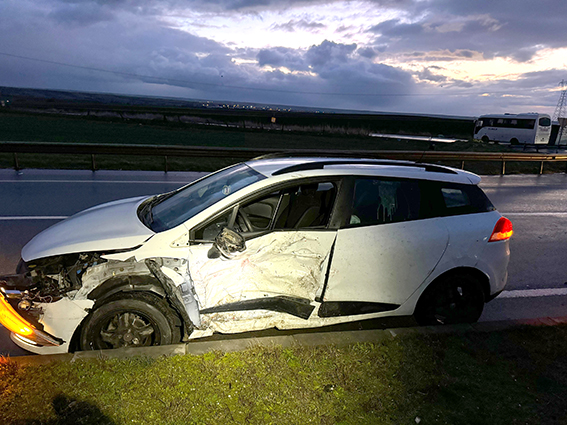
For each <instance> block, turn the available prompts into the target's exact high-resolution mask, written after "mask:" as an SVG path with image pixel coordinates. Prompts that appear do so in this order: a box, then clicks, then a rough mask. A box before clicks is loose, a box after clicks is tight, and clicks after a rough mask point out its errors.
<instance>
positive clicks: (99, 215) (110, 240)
mask: <svg viewBox="0 0 567 425" xmlns="http://www.w3.org/2000/svg"><path fill="white" fill-rule="evenodd" d="M144 199H147V196H142V197H137V198H129V199H123V200H120V201H114V202H109V203H106V204H102V205H97V206H95V207H92V208H89V209H87V210H84V211H81V212H79V213H77V214H75V215H73V216H71V217H69V218H67V219H66V220H63V221H60V222H59V223H57V224H55V225H53V226H51V227H49V228H48V229H46V230H44V231H43V232H41V233H39V234H38V235H36V236H35V237H34V238H33V239H32V240H31V241H29V242H28V243H27V244H26V246H24V248H23V249H22V259H23V260H24V261H30V260H35V259H37V258H43V257H51V256H53V255H61V254H71V253H76V252H89V251H103V250H104V251H109V250H115V249H126V248H132V247H135V246H137V245H140V244H141V243H143V242H144V241H146V240H148V239H149V238H150V237H151V236H152V235H154V232H153V231H151V230H150V229H148V228H147V227H146V226H144V225H143V224H142V222H140V220H139V219H138V215H137V209H138V206H139V205H140V204H141V203H142V201H143V200H144Z"/></svg>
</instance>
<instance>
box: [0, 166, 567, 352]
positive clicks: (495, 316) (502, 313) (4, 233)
mask: <svg viewBox="0 0 567 425" xmlns="http://www.w3.org/2000/svg"><path fill="white" fill-rule="evenodd" d="M201 175H202V173H181V172H170V173H163V172H143V171H135V172H131V171H97V172H91V171H61V170H24V171H21V172H16V171H13V170H0V199H1V200H2V202H1V203H0V274H7V273H13V271H14V269H15V267H16V264H17V263H18V261H19V258H20V250H21V248H22V247H23V245H24V244H25V243H26V242H27V241H28V240H30V239H31V238H32V237H33V236H34V235H35V234H37V233H38V232H40V231H41V230H43V229H45V228H47V227H49V226H51V225H52V224H54V223H56V222H57V221H58V220H61V219H62V218H64V217H67V216H69V215H72V214H74V213H75V212H78V211H80V210H83V209H85V208H88V207H90V206H93V205H97V204H100V203H103V202H108V201H111V200H115V199H121V198H127V197H133V196H139V195H150V194H155V193H162V192H167V191H170V190H172V189H175V188H177V187H179V186H181V185H183V184H185V183H188V182H190V181H192V180H194V179H196V178H198V177H199V176H201ZM481 186H482V188H483V189H484V191H485V192H486V193H487V194H488V196H489V197H490V199H491V200H492V202H493V203H494V204H495V206H496V207H497V208H498V210H499V211H500V212H501V213H502V214H503V215H506V216H507V217H508V218H510V219H511V220H512V222H513V223H514V230H515V233H514V236H513V238H512V240H511V243H510V247H511V251H512V256H511V260H510V265H509V268H508V270H509V279H508V286H507V288H506V289H507V292H505V293H504V294H503V296H501V297H499V298H497V299H496V300H494V301H492V302H491V303H489V304H488V305H487V306H486V308H485V312H484V313H483V316H482V317H481V320H504V319H520V318H534V317H542V316H562V315H565V314H567V309H566V307H565V303H566V302H567V296H566V295H567V268H566V267H565V261H566V260H567V255H566V254H567V175H565V174H555V175H543V176H486V177H483V180H482V183H481ZM390 324H391V322H389V321H384V320H382V321H376V323H375V325H376V326H389V325H390ZM399 324H400V323H397V322H396V325H399ZM401 324H403V323H401ZM410 324H411V323H410ZM357 326H363V327H366V326H367V325H366V324H364V325H360V324H359V325H357ZM371 326H373V325H371ZM23 353H25V352H23V350H20V349H19V348H17V347H15V346H14V345H13V344H12V342H11V341H9V339H8V337H7V332H6V331H5V330H4V329H0V354H10V355H21V354H23Z"/></svg>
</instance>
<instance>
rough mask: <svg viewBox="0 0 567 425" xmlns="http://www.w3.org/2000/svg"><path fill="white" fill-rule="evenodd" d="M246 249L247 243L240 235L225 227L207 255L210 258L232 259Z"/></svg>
mask: <svg viewBox="0 0 567 425" xmlns="http://www.w3.org/2000/svg"><path fill="white" fill-rule="evenodd" d="M245 249H246V241H245V239H244V236H242V235H241V234H240V233H237V232H235V231H234V230H230V229H229V228H227V227H224V228H223V229H222V230H221V231H220V233H219V234H218V235H217V237H216V238H215V242H214V243H213V246H212V248H211V249H210V250H209V252H208V253H207V256H208V257H209V258H219V257H220V256H221V255H222V256H223V257H224V258H232V257H234V256H235V255H237V254H238V253H239V252H242V251H244V250H245Z"/></svg>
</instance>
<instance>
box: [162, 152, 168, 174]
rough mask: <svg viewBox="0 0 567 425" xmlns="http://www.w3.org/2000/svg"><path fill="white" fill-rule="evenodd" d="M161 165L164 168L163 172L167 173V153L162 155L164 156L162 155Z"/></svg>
mask: <svg viewBox="0 0 567 425" xmlns="http://www.w3.org/2000/svg"><path fill="white" fill-rule="evenodd" d="M163 166H164V168H165V172H166V173H167V171H168V169H169V167H168V164H167V155H164V157H163Z"/></svg>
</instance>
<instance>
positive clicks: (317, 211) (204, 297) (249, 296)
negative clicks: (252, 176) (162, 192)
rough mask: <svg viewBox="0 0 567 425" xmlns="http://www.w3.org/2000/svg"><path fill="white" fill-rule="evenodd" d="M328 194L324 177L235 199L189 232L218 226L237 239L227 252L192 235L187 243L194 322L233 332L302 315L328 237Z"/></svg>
mask: <svg viewBox="0 0 567 425" xmlns="http://www.w3.org/2000/svg"><path fill="white" fill-rule="evenodd" d="M335 194H336V185H335V184H334V183H331V182H324V183H323V182H319V183H314V184H309V185H307V184H305V185H301V186H295V187H292V188H286V189H284V190H280V191H277V192H274V193H270V194H268V195H264V196H260V197H258V198H256V199H253V200H251V201H248V202H246V203H243V204H242V205H237V206H235V207H233V208H231V209H230V210H229V211H227V212H225V213H224V214H221V215H220V216H219V217H218V218H215V219H213V220H212V221H210V222H209V223H206V224H205V225H204V226H202V227H201V228H200V229H197V230H196V232H194V235H196V236H197V237H202V238H205V239H206V237H207V235H208V234H210V232H213V231H215V230H214V229H218V228H224V227H225V226H226V227H229V228H232V229H234V230H236V231H237V232H238V233H240V234H242V235H243V236H244V239H245V246H244V247H243V248H242V249H238V250H235V252H233V253H232V254H231V255H226V254H225V255H218V254H215V253H214V249H212V248H213V243H212V242H208V241H206V240H201V241H199V239H198V238H197V239H196V240H195V242H194V243H193V244H192V245H191V246H190V248H189V269H190V272H191V278H192V281H193V284H194V288H195V291H196V294H197V297H198V299H199V304H200V306H201V320H202V323H203V326H201V329H204V328H206V329H208V332H211V331H220V332H240V331H242V330H254V329H264V328H269V327H280V328H281V327H286V322H298V321H299V322H303V323H305V322H306V321H307V320H308V319H309V317H310V316H311V313H312V312H313V310H314V308H315V306H314V301H315V299H316V298H317V297H318V296H320V295H321V293H322V289H323V286H324V283H325V279H326V275H327V271H328V264H329V258H330V252H331V248H332V246H333V243H334V241H335V237H336V230H334V229H330V228H328V223H329V219H330V215H331V211H332V206H333V203H334V197H335ZM197 334H198V331H197ZM197 334H196V335H197Z"/></svg>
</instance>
